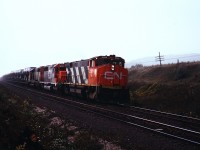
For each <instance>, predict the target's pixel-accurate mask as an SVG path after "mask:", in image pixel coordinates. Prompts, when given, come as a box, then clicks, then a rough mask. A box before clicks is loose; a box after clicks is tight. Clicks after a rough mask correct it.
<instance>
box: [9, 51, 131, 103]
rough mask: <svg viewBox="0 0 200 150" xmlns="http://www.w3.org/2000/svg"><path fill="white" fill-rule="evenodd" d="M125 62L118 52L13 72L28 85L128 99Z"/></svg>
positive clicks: (102, 98)
mask: <svg viewBox="0 0 200 150" xmlns="http://www.w3.org/2000/svg"><path fill="white" fill-rule="evenodd" d="M124 64H125V61H124V59H123V58H121V57H116V56H115V55H110V56H97V57H93V58H90V59H86V60H80V61H74V62H67V63H63V64H55V65H49V66H41V67H38V68H36V67H30V68H26V69H24V70H20V71H18V72H14V73H11V74H10V75H9V76H10V77H11V78H13V79H16V78H21V79H23V80H25V81H26V82H27V83H28V84H29V85H34V86H36V87H40V88H44V89H49V90H58V91H62V92H63V93H65V94H70V95H80V96H82V97H84V98H86V99H92V100H99V101H106V102H107V101H111V102H125V101H126V102H127V100H128V99H129V91H128V89H127V81H128V70H127V69H126V68H125V67H124Z"/></svg>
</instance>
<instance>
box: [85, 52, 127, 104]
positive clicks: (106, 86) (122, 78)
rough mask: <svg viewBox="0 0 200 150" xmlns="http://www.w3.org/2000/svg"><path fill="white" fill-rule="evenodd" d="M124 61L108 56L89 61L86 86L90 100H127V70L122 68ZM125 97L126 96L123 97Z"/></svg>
mask: <svg viewBox="0 0 200 150" xmlns="http://www.w3.org/2000/svg"><path fill="white" fill-rule="evenodd" d="M124 63H125V61H124V59H123V58H121V57H116V56H115V55H110V56H98V57H94V58H92V59H90V60H89V69H88V84H89V85H90V94H89V97H90V98H91V99H94V98H95V99H101V101H102V100H105V101H106V102H108V101H112V102H113V101H114V102H121V101H123V102H124V98H125V97H126V100H128V99H129V98H128V97H129V96H128V89H127V88H126V85H127V81H128V70H127V69H125V68H124ZM125 95H126V96H125Z"/></svg>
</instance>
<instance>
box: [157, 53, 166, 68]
mask: <svg viewBox="0 0 200 150" xmlns="http://www.w3.org/2000/svg"><path fill="white" fill-rule="evenodd" d="M155 59H156V61H159V62H160V66H161V65H162V64H161V62H162V61H164V56H160V52H159V55H158V56H156V57H155Z"/></svg>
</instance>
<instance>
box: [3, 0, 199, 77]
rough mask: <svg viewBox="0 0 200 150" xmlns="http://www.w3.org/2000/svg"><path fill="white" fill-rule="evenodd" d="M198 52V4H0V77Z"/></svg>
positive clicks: (43, 0) (119, 0)
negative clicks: (102, 60)
mask: <svg viewBox="0 0 200 150" xmlns="http://www.w3.org/2000/svg"><path fill="white" fill-rule="evenodd" d="M158 52H161V54H163V55H174V54H188V53H200V1H199V0H0V76H2V75H3V74H6V73H9V72H11V71H15V70H18V69H23V68H27V67H39V66H42V65H50V64H54V63H63V62H70V61H77V60H81V59H88V58H91V57H94V56H99V55H110V54H115V55H117V56H120V57H122V58H124V59H125V61H126V62H130V61H132V60H134V59H138V58H143V57H149V56H157V55H158Z"/></svg>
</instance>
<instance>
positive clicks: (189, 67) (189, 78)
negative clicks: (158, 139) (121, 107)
mask: <svg viewBox="0 0 200 150" xmlns="http://www.w3.org/2000/svg"><path fill="white" fill-rule="evenodd" d="M129 88H130V95H131V102H132V104H133V105H136V106H142V107H146V108H152V109H156V110H161V111H167V112H172V113H178V114H184V115H190V116H194V117H200V63H182V64H174V65H163V66H161V67H160V66H157V67H155V66H154V67H142V68H138V69H133V70H131V71H129Z"/></svg>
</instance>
